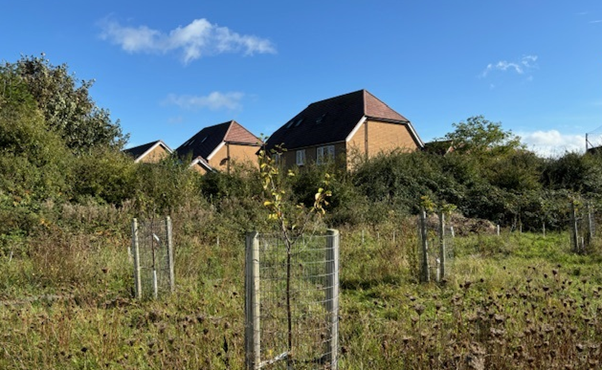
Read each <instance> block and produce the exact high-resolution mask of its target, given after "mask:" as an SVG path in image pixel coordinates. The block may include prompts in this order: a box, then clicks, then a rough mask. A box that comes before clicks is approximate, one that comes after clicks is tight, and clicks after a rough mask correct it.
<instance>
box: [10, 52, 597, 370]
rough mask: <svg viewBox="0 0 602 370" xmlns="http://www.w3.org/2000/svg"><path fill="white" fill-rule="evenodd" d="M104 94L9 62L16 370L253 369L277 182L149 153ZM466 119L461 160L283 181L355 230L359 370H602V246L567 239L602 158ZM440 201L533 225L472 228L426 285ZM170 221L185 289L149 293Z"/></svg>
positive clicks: (351, 319) (346, 334)
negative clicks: (133, 152) (248, 262)
mask: <svg viewBox="0 0 602 370" xmlns="http://www.w3.org/2000/svg"><path fill="white" fill-rule="evenodd" d="M90 87H91V84H90V83H89V82H84V81H79V80H77V79H76V78H75V77H74V76H72V75H70V74H69V73H68V70H67V67H66V66H65V65H61V66H53V65H52V64H50V63H49V62H48V61H47V60H45V59H44V58H43V57H42V58H35V57H23V58H22V59H21V60H20V61H18V62H17V63H12V64H11V63H5V65H4V66H2V68H0V175H1V176H0V269H1V271H2V273H1V274H0V287H2V289H1V290H0V329H1V331H2V333H3V334H0V335H2V343H3V348H2V351H0V368H26V369H29V368H49V369H52V368H73V369H75V368H78V369H81V368H85V369H91V368H123V369H145V368H153V369H159V368H160V369H170V368H172V369H175V368H177V369H187V368H211V369H220V368H222V369H226V368H231V369H240V368H243V366H244V348H243V346H244V345H243V338H242V333H244V330H243V325H244V313H243V305H244V297H243V292H244V281H243V279H244V273H243V271H244V269H243V265H244V242H243V240H244V234H245V232H247V231H249V230H253V229H256V230H267V229H268V228H269V227H270V224H269V219H270V215H272V218H274V216H273V215H274V214H275V212H276V214H277V211H278V209H277V208H274V207H270V204H268V207H264V204H265V202H266V201H271V202H273V201H274V199H271V200H269V199H266V198H265V197H264V195H263V189H264V186H265V184H266V182H265V177H263V178H262V176H261V173H260V171H259V170H258V168H256V167H248V168H244V167H236V168H233V169H232V171H231V172H230V173H211V174H208V175H206V176H203V177H201V176H199V175H198V174H196V173H194V172H193V171H189V170H187V169H186V166H183V165H182V164H181V162H180V161H179V160H178V159H177V158H169V159H166V160H165V161H163V162H161V163H159V164H156V165H144V164H135V163H133V161H132V160H131V159H130V158H128V157H126V156H125V155H124V154H122V153H121V151H120V149H121V146H122V144H123V142H124V140H125V139H126V136H125V135H123V134H122V133H121V130H120V128H119V123H118V122H113V121H112V120H111V119H110V118H109V115H108V111H107V110H105V109H102V108H99V107H97V106H96V104H95V103H94V102H93V100H92V99H91V98H90V96H89V95H88V89H89V88H90ZM454 127H455V128H456V130H455V131H453V132H451V133H450V134H449V135H447V136H446V138H447V139H449V140H453V141H454V142H455V147H457V148H459V149H458V150H455V151H453V152H451V153H449V154H447V155H445V156H443V155H440V154H434V153H430V152H415V153H406V152H396V153H391V154H387V155H381V156H378V157H375V158H372V159H370V160H360V159H356V160H355V161H354V163H356V162H357V165H356V166H355V167H354V170H353V171H352V172H343V171H341V170H337V169H336V168H329V167H328V166H313V165H309V166H306V168H303V169H302V170H295V172H294V176H284V177H279V178H278V181H283V186H284V188H285V189H287V190H286V199H284V198H282V199H278V200H277V201H283V202H286V204H284V205H283V207H289V206H295V205H299V204H302V205H304V206H305V207H306V209H308V208H311V207H312V206H315V202H316V199H317V198H316V190H317V189H320V188H322V191H321V192H320V191H318V193H319V194H322V196H325V195H326V194H332V196H331V197H329V199H328V203H329V204H325V203H324V202H321V203H320V204H319V206H320V207H318V208H317V210H321V209H322V207H323V209H325V210H326V211H327V212H326V213H325V217H324V219H323V222H324V223H326V224H328V225H329V226H332V227H336V228H338V229H340V231H341V235H342V242H341V274H342V275H341V286H342V294H343V296H342V302H341V309H342V312H341V325H342V327H341V344H342V348H341V351H342V362H341V366H342V368H350V369H361V368H368V367H370V368H392V369H396V368H410V369H448V368H454V369H521V368H524V369H542V368H549V369H552V368H597V367H599V364H600V360H601V358H602V351H601V349H600V347H599V343H600V342H601V341H602V330H601V329H600V328H602V326H601V325H600V322H599V319H598V316H600V315H599V313H600V311H601V310H602V308H601V307H602V306H601V305H600V303H599V295H600V293H601V292H602V273H600V271H598V270H599V268H598V266H599V263H600V262H601V257H600V253H599V252H598V250H597V249H596V248H593V249H592V253H590V254H588V255H576V254H573V253H571V249H570V241H569V238H568V236H567V235H568V234H566V232H565V231H566V229H567V227H568V215H569V210H570V209H569V201H571V200H574V199H580V198H587V199H590V200H592V201H593V202H594V203H593V204H594V206H596V205H598V206H599V199H598V198H597V194H601V193H602V182H601V181H602V180H600V179H602V176H600V174H601V173H602V156H600V155H597V154H585V155H582V154H578V153H565V154H564V155H562V156H560V157H558V158H540V157H538V156H536V155H535V154H533V153H531V152H529V151H527V150H525V149H524V148H523V147H521V146H520V143H519V142H517V138H516V137H515V136H514V135H512V134H511V133H510V132H505V131H504V130H503V129H502V128H501V125H500V124H497V123H492V122H489V121H487V120H485V119H484V118H483V117H480V116H476V117H471V118H469V119H468V120H467V122H463V123H460V124H457V125H455V126H454ZM326 174H328V175H329V176H328V177H329V179H328V182H327V184H324V183H323V182H322V181H323V180H324V179H325V178H326ZM268 189H269V186H268ZM270 194H271V193H270ZM425 196H426V197H428V199H431V200H432V201H434V202H436V203H437V204H450V205H454V206H455V207H456V210H457V211H458V212H459V213H461V214H463V215H464V216H467V217H471V218H480V219H486V220H489V221H491V222H493V223H494V224H499V225H501V227H502V229H503V230H506V231H510V230H512V231H514V233H509V232H508V233H504V234H503V235H502V236H500V237H498V236H495V235H471V236H468V237H462V238H456V240H455V244H456V245H455V251H456V257H455V260H454V263H455V266H454V269H453V271H454V272H453V274H452V275H451V277H450V278H449V279H448V281H447V282H446V283H445V284H442V285H430V284H418V283H417V277H416V274H415V272H414V270H415V267H414V266H413V261H414V257H415V253H416V251H415V248H416V245H417V240H416V233H417V232H416V228H415V224H414V220H413V218H412V217H413V215H415V214H416V212H417V211H418V209H419V207H420V202H421V199H423V198H422V197H425ZM320 199H322V200H324V198H320ZM272 204H274V203H272ZM163 215H170V216H171V217H172V219H173V221H174V238H175V241H174V244H175V246H176V264H175V265H176V280H177V292H176V293H175V294H174V295H173V296H171V297H164V298H162V299H160V300H157V301H149V302H139V301H135V300H133V299H132V289H133V281H132V276H131V275H132V274H131V266H130V264H129V261H128V254H127V247H128V246H129V245H130V226H129V225H130V221H131V219H132V218H133V217H152V216H163ZM276 218H277V217H276ZM291 226H292V224H287V225H286V230H288V228H290V227H291ZM544 226H545V228H546V230H547V232H548V233H547V235H546V236H545V238H544V236H543V235H542V234H541V233H540V232H539V231H540V230H542V228H543V227H544ZM521 229H522V230H523V231H531V232H533V233H523V234H521V233H519V232H518V230H521ZM535 232H537V233H535ZM386 235H389V237H385V236H386ZM390 235H396V237H395V238H392V237H390ZM594 246H596V245H595V244H594ZM597 247H599V246H597Z"/></svg>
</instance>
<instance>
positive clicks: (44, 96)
mask: <svg viewBox="0 0 602 370" xmlns="http://www.w3.org/2000/svg"><path fill="white" fill-rule="evenodd" d="M0 73H3V74H5V75H10V76H13V78H12V80H11V81H10V82H11V83H16V81H15V78H14V77H18V80H19V83H24V84H25V86H26V88H27V91H28V92H29V93H30V94H31V96H32V97H33V99H34V101H35V102H36V103H37V107H38V108H39V110H40V111H41V113H42V115H43V117H44V119H45V121H46V124H47V127H48V128H50V129H51V130H53V131H55V132H57V133H58V134H59V135H60V136H61V137H62V138H63V140H64V141H65V143H66V145H67V146H68V147H69V148H70V149H71V150H72V151H73V152H74V153H82V152H89V151H90V149H91V148H93V147H95V146H105V147H107V146H111V147H117V148H121V147H122V146H123V144H124V143H125V142H126V141H127V135H123V133H122V132H121V128H120V126H119V121H116V122H113V121H111V118H110V115H109V111H108V110H106V109H102V108H99V107H98V106H97V105H96V103H95V102H94V101H93V100H92V98H91V97H90V95H89V89H90V88H91V87H92V85H93V83H94V81H84V80H79V79H77V78H76V77H75V75H73V74H70V73H69V72H68V67H67V65H66V64H61V65H58V66H55V65H52V64H51V63H50V62H49V60H48V59H46V58H45V56H44V54H42V55H41V56H40V57H33V56H32V57H29V56H24V57H22V58H21V59H20V60H19V61H17V62H16V63H5V64H4V65H3V66H0ZM5 86H6V85H5Z"/></svg>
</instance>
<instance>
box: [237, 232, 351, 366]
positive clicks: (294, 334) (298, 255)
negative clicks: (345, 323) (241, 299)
mask: <svg viewBox="0 0 602 370" xmlns="http://www.w3.org/2000/svg"><path fill="white" fill-rule="evenodd" d="M287 261H290V269H287ZM245 288H246V297H245V311H246V330H245V346H246V364H247V368H248V369H252V370H257V369H262V368H269V369H333V370H336V369H337V365H338V357H337V356H338V328H339V319H338V308H339V233H338V231H337V230H328V232H327V234H326V235H312V236H309V237H303V236H301V237H300V238H299V239H297V240H296V242H295V243H294V244H293V245H292V248H291V250H290V256H287V249H286V247H285V243H284V241H283V240H282V239H281V238H280V237H278V236H274V235H263V234H258V233H256V232H251V233H248V234H247V238H246V276H245Z"/></svg>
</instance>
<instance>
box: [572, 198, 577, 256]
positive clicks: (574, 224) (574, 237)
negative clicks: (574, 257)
mask: <svg viewBox="0 0 602 370" xmlns="http://www.w3.org/2000/svg"><path fill="white" fill-rule="evenodd" d="M571 228H572V230H571V234H572V235H571V237H572V240H573V248H574V252H575V253H579V226H578V225H577V210H576V208H575V201H571Z"/></svg>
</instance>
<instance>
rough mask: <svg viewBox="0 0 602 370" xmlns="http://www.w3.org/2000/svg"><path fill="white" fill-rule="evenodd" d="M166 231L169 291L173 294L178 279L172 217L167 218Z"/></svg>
mask: <svg viewBox="0 0 602 370" xmlns="http://www.w3.org/2000/svg"><path fill="white" fill-rule="evenodd" d="M165 231H166V234H167V268H168V269H169V290H170V291H171V292H172V293H173V292H175V290H176V278H175V276H176V275H175V270H174V253H173V239H172V227H171V217H169V216H167V217H165Z"/></svg>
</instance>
